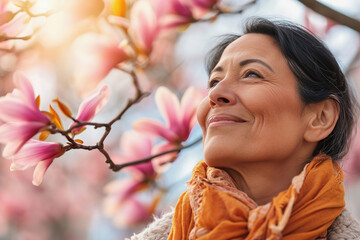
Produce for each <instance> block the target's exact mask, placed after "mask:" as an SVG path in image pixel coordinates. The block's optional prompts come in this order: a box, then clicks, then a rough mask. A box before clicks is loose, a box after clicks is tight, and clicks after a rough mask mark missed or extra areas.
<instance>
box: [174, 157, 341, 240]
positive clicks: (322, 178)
mask: <svg viewBox="0 0 360 240" xmlns="http://www.w3.org/2000/svg"><path fill="white" fill-rule="evenodd" d="M342 179H343V175H342V171H341V169H340V167H339V166H338V164H337V163H336V162H333V161H332V159H331V158H330V157H328V156H325V155H321V156H317V157H315V158H314V159H313V160H312V161H311V162H310V163H308V164H307V165H306V166H305V167H304V170H303V171H302V172H301V173H300V174H299V175H297V176H295V177H294V178H293V180H292V184H291V185H290V187H289V188H288V189H287V190H285V191H283V192H280V193H279V194H278V195H277V196H276V197H274V198H273V200H272V201H271V202H269V203H267V204H265V205H261V206H258V205H257V204H256V203H255V202H254V201H253V200H252V199H250V198H249V197H248V196H247V195H246V194H245V193H244V192H242V191H240V190H238V189H237V188H236V187H235V185H234V183H233V182H232V180H231V177H230V176H229V175H228V174H227V173H226V172H225V171H223V170H220V169H216V168H212V167H208V166H207V165H206V163H205V162H204V161H202V162H199V163H198V164H197V165H196V167H195V168H194V171H193V175H192V178H191V180H190V181H189V182H188V190H187V191H186V192H185V193H183V194H182V195H181V197H180V199H179V201H178V203H177V205H176V208H175V214H174V218H173V225H172V228H171V232H170V235H169V238H168V239H172V240H175V239H176V240H178V239H201V240H204V239H211V240H213V239H216V240H222V239H247V240H250V239H251V240H261V239H267V240H273V239H285V240H290V239H301V240H307V239H317V238H319V237H325V236H326V230H327V228H328V227H330V225H331V224H332V222H333V221H334V220H335V218H336V217H337V216H338V215H340V213H341V212H342V210H343V208H344V206H345V202H344V188H343V185H342Z"/></svg>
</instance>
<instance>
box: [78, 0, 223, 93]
mask: <svg viewBox="0 0 360 240" xmlns="http://www.w3.org/2000/svg"><path fill="white" fill-rule="evenodd" d="M110 2H111V4H108V5H109V6H108V8H109V9H110V10H111V11H110V14H109V16H108V20H107V22H102V21H100V29H101V31H100V32H88V33H85V34H84V35H81V36H79V37H78V38H77V39H76V40H75V41H74V44H73V52H74V56H75V63H76V64H75V65H76V66H75V70H74V71H75V73H74V74H75V83H76V84H77V85H78V86H82V88H81V89H82V91H87V89H91V88H93V87H94V86H96V85H97V84H98V83H99V82H100V81H101V80H102V79H103V78H105V77H106V76H107V74H108V73H109V72H110V71H111V70H112V69H113V68H118V67H121V66H122V65H124V64H129V63H130V64H132V65H133V66H135V67H139V66H140V67H142V68H143V67H146V64H147V63H148V62H149V57H150V55H151V54H152V53H153V48H154V43H155V42H156V41H157V40H158V38H159V37H160V36H161V35H162V34H164V33H166V32H169V30H172V29H176V27H178V26H186V25H188V24H190V23H192V22H196V21H199V20H202V19H204V18H205V17H207V16H209V15H210V16H214V15H215V14H216V11H218V9H217V8H216V4H217V3H218V2H219V0H167V1H163V0H138V1H135V2H134V3H133V4H132V5H131V6H128V5H127V2H129V1H125V0H113V1H110ZM105 6H107V5H105ZM108 23H111V25H109V24H108ZM119 31H120V32H122V34H119ZM85 82H86V85H85V84H84V83H85ZM84 86H86V89H85V87H84Z"/></svg>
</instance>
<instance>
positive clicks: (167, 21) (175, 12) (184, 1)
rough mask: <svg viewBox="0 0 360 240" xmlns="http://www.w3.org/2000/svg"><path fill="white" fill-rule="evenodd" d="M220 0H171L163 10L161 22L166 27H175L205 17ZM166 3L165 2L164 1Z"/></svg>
mask: <svg viewBox="0 0 360 240" xmlns="http://www.w3.org/2000/svg"><path fill="white" fill-rule="evenodd" d="M218 1H219V0H169V1H167V2H166V4H167V5H166V7H165V8H166V10H164V11H163V16H162V17H161V20H160V22H161V24H162V26H164V27H175V26H179V25H183V24H188V23H191V22H194V21H196V20H199V19H201V18H203V17H204V16H205V15H206V14H208V13H210V12H212V11H213V6H214V5H215V4H217V2H218ZM162 4H164V3H162Z"/></svg>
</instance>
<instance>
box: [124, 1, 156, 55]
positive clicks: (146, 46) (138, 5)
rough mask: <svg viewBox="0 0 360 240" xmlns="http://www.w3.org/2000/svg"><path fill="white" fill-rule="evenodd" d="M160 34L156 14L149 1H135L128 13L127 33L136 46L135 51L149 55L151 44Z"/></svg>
mask: <svg viewBox="0 0 360 240" xmlns="http://www.w3.org/2000/svg"><path fill="white" fill-rule="evenodd" d="M159 32H160V26H159V24H158V19H157V14H156V12H155V10H154V7H153V6H152V4H151V2H150V1H149V0H139V1H136V2H135V3H134V5H133V7H132V8H131V12H130V28H129V33H130V35H131V36H132V38H133V41H134V42H135V45H136V46H137V48H138V49H137V50H138V51H139V52H140V53H142V54H145V55H150V53H151V51H152V48H153V42H154V41H155V39H156V37H157V36H158V34H159Z"/></svg>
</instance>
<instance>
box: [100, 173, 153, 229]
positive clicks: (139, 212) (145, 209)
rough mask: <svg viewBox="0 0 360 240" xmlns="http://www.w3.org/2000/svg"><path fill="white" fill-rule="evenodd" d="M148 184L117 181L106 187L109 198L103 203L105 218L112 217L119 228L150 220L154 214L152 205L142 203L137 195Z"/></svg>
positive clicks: (130, 180)
mask: <svg viewBox="0 0 360 240" xmlns="http://www.w3.org/2000/svg"><path fill="white" fill-rule="evenodd" d="M145 187H146V183H144V182H141V181H134V180H133V179H126V180H115V181H112V182H110V183H108V184H107V185H106V186H105V189H104V190H105V193H106V194H107V196H106V197H105V199H104V202H103V211H104V214H105V216H107V217H111V218H112V219H113V221H114V224H115V225H116V226H117V227H130V226H133V225H135V224H139V223H142V222H144V221H146V220H148V219H149V217H150V216H151V215H152V213H153V209H152V207H151V203H149V202H145V201H140V199H138V198H137V195H136V194H137V193H139V191H141V190H143V189H144V188H145Z"/></svg>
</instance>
